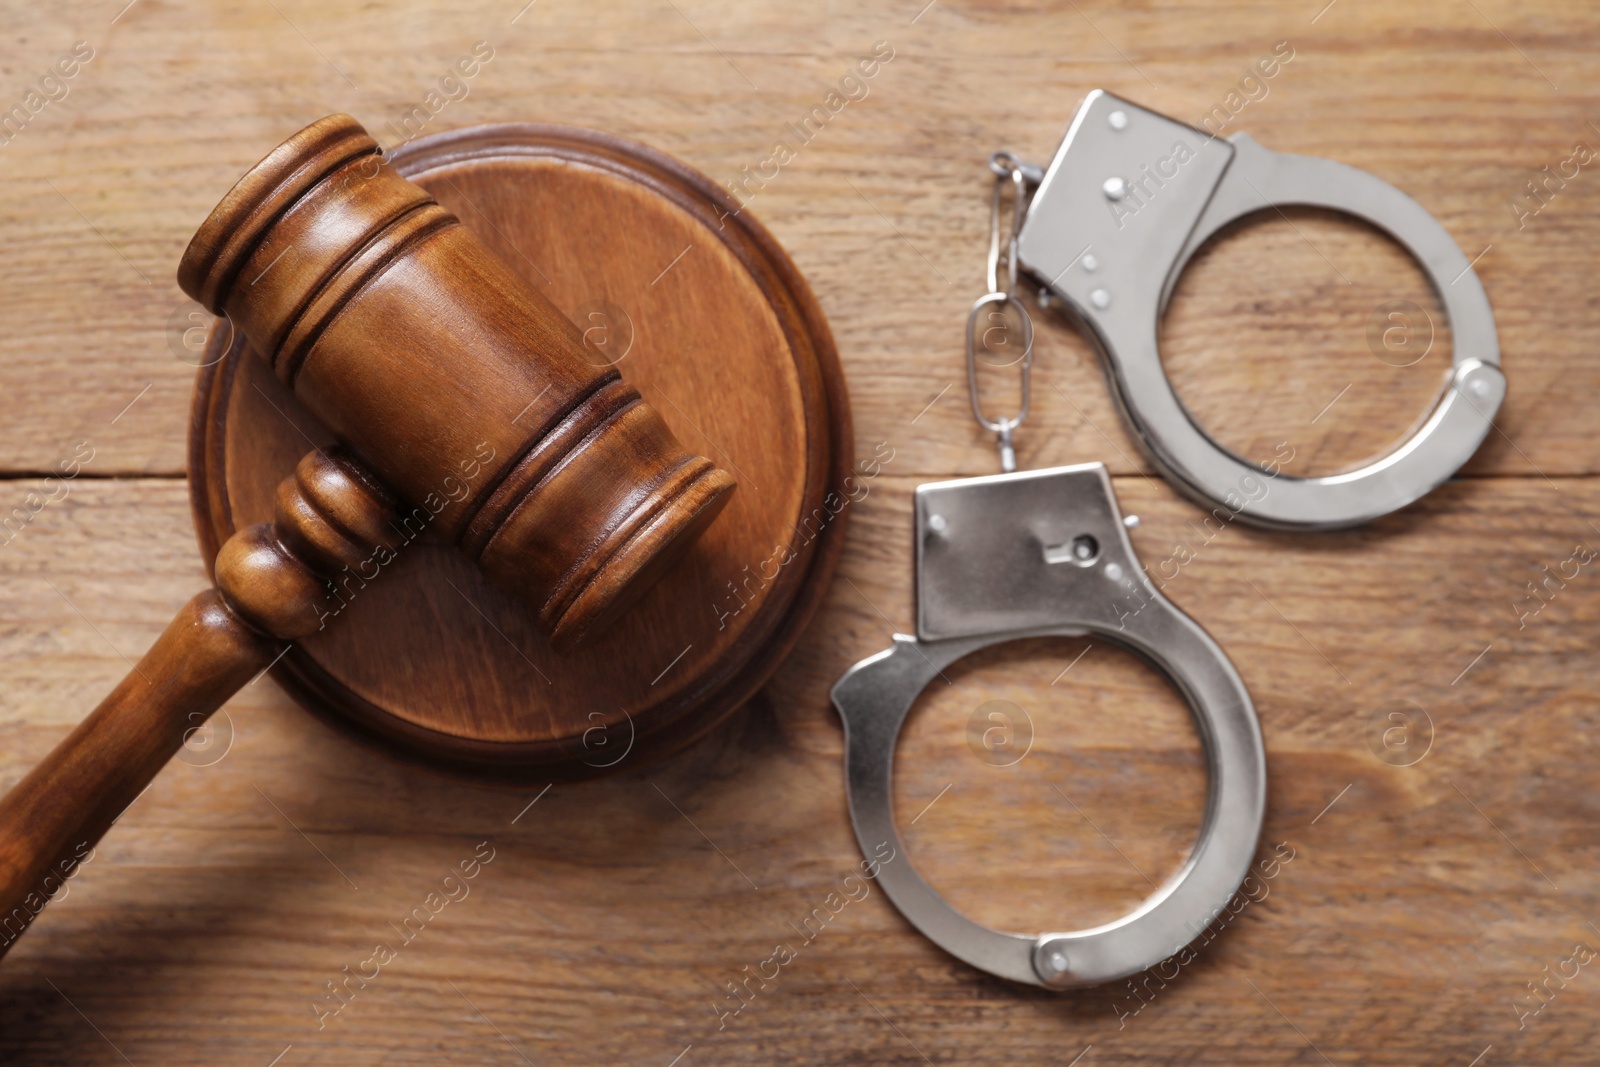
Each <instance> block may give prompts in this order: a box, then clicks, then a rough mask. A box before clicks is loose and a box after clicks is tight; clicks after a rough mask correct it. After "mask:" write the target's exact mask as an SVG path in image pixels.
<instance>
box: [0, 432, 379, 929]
mask: <svg viewBox="0 0 1600 1067" xmlns="http://www.w3.org/2000/svg"><path fill="white" fill-rule="evenodd" d="M393 515H394V509H393V499H392V498H391V497H390V496H389V495H388V493H387V492H386V491H385V490H383V489H382V488H381V487H380V486H378V485H377V483H376V482H375V481H374V480H373V479H372V477H371V475H369V474H367V473H366V472H365V471H364V470H363V469H362V468H361V467H360V466H359V465H358V464H356V463H355V461H353V460H352V459H350V457H348V456H347V455H344V454H343V453H341V452H339V451H338V450H331V451H323V450H320V449H319V450H317V451H314V452H311V453H309V454H308V455H307V456H306V457H305V458H304V459H302V460H301V461H300V465H299V466H298V467H296V468H295V472H294V474H292V475H290V476H289V477H288V478H286V479H284V481H283V484H281V485H279V486H278V493H277V499H276V502H275V508H274V516H273V522H272V523H271V524H263V525H260V526H251V527H248V528H247V529H243V530H240V531H239V532H238V533H236V534H234V535H233V536H232V537H230V538H229V539H228V541H227V543H225V544H224V545H223V546H222V549H221V551H219V552H218V553H217V559H216V564H215V567H214V570H215V572H216V578H217V588H215V589H208V590H206V591H205V592H204V593H201V594H199V595H198V596H196V597H195V598H194V599H193V600H191V601H189V603H187V604H185V605H184V607H183V610H182V611H180V612H178V616H177V618H175V619H173V620H172V622H171V623H170V624H169V625H168V626H167V628H166V630H165V631H163V632H162V634H161V637H160V639H159V640H157V641H156V643H155V647H153V648H151V649H150V651H149V652H147V653H145V655H144V658H143V659H141V660H140V661H139V663H138V665H137V666H135V667H134V669H133V673H131V674H129V675H128V676H127V677H126V678H124V679H123V680H122V682H121V683H120V684H119V685H118V686H117V687H116V688H115V689H113V690H112V691H111V695H110V696H108V697H106V698H105V699H104V700H103V701H101V702H100V706H99V707H97V708H95V709H94V711H93V712H91V713H90V715H89V717H88V718H87V719H84V720H83V722H81V723H79V724H78V727H77V728H76V729H75V730H73V731H72V732H71V733H70V734H68V735H67V736H66V739H65V740H63V741H62V742H61V743H60V744H59V745H57V746H56V747H55V749H54V750H53V751H52V752H51V753H50V754H49V755H48V756H46V757H45V759H44V762H43V763H41V764H39V766H37V767H35V768H34V769H33V770H32V771H30V772H29V773H28V776H27V777H25V778H23V779H22V781H20V782H18V783H17V784H16V786H14V787H13V788H12V790H11V791H10V792H9V793H7V794H6V795H5V797H4V798H0V956H3V955H4V954H5V953H6V951H7V950H8V949H10V947H11V946H12V945H13V944H15V943H16V940H17V938H18V936H20V935H21V933H22V931H23V930H25V929H27V927H28V926H29V925H30V924H31V923H32V922H33V920H34V917H35V916H37V915H38V914H39V912H40V910H41V909H42V908H43V907H44V905H45V904H46V903H47V902H48V901H49V899H50V897H51V896H52V895H53V894H54V893H56V892H57V891H58V890H59V889H60V888H61V886H62V885H63V884H64V883H65V881H66V879H67V878H68V877H69V876H70V875H72V874H73V873H74V872H75V871H76V869H77V867H78V866H79V865H80V864H82V863H83V862H84V861H85V859H86V858H87V857H88V856H89V855H90V854H91V852H90V850H92V849H93V847H94V845H95V843H96V842H98V841H99V840H100V836H101V835H102V834H104V833H105V832H106V830H108V829H109V828H110V827H111V824H112V823H114V822H116V820H117V817H118V816H119V815H121V814H122V812H123V809H125V808H126V807H127V806H128V805H129V804H131V803H133V801H134V800H135V799H136V798H137V797H138V796H139V794H140V793H141V792H142V791H143V790H144V788H145V786H147V785H149V784H150V782H151V780H152V779H154V778H155V776H156V774H157V773H158V772H159V771H160V770H161V768H162V767H163V766H165V765H166V763H167V761H168V760H169V759H171V758H172V755H173V753H175V752H177V751H178V748H179V746H181V745H182V744H183V742H184V740H185V738H187V737H188V736H189V734H190V733H191V732H192V731H193V730H195V729H196V728H197V727H199V726H201V725H203V724H204V723H205V721H206V720H207V719H208V718H210V716H211V713H212V712H214V711H216V710H217V709H218V708H219V707H221V706H222V704H223V702H224V701H226V700H227V699H228V698H229V697H230V696H232V695H233V694H234V693H236V692H238V690H239V688H240V687H241V686H243V685H244V684H245V683H247V682H248V681H250V679H251V678H253V677H255V676H256V675H257V674H258V673H260V672H261V671H262V670H263V669H264V668H266V667H267V666H268V665H269V664H271V663H272V661H273V660H274V659H275V658H276V657H277V655H278V653H279V650H280V649H281V648H282V643H283V642H284V641H293V640H296V639H298V638H301V637H305V636H307V635H309V634H312V633H315V632H316V631H317V630H319V629H321V628H322V624H323V622H324V621H325V620H326V618H327V617H328V616H329V615H330V614H336V613H337V612H334V611H329V610H325V609H326V608H331V607H333V602H332V601H330V600H329V598H328V597H327V591H328V588H329V586H328V579H329V576H331V575H333V574H336V573H338V572H340V571H341V570H342V569H345V568H350V569H354V568H356V567H357V566H358V565H359V564H360V563H361V562H362V560H363V559H365V558H367V557H369V556H370V554H371V553H373V552H374V551H376V550H378V549H379V548H380V547H384V548H386V547H387V543H388V542H389V541H391V540H397V538H396V537H394V530H393V528H392V527H391V525H390V523H391V522H392V519H393Z"/></svg>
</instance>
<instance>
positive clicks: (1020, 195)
mask: <svg viewBox="0 0 1600 1067" xmlns="http://www.w3.org/2000/svg"><path fill="white" fill-rule="evenodd" d="M989 169H990V170H991V171H993V172H994V176H995V180H994V192H993V194H992V195H991V197H990V198H989V255H988V261H987V266H988V282H989V291H988V292H987V293H985V294H983V295H982V296H980V297H979V298H978V299H977V300H976V301H974V302H973V305H972V310H971V311H970V312H968V313H967V391H968V395H969V397H970V399H971V402H972V416H973V418H975V419H977V420H978V425H979V426H982V427H983V428H984V429H985V430H988V431H989V432H990V433H992V434H994V435H995V437H996V439H997V443H998V445H999V448H1000V469H1001V470H1002V471H1005V472H1007V473H1009V472H1011V471H1014V470H1016V469H1017V454H1016V448H1015V446H1014V445H1013V441H1012V438H1013V434H1014V433H1015V431H1016V429H1017V427H1019V426H1021V425H1022V422H1023V420H1024V419H1026V418H1027V417H1028V406H1029V403H1030V401H1031V400H1032V370H1033V319H1032V318H1031V317H1030V316H1029V315H1028V309H1027V308H1025V307H1024V306H1023V305H1022V304H1021V303H1020V302H1019V301H1018V300H1017V299H1016V291H1017V234H1018V232H1019V231H1020V230H1021V229H1022V221H1023V217H1024V215H1025V214H1026V211H1027V205H1028V186H1029V184H1030V179H1031V181H1032V183H1035V184H1036V183H1037V180H1038V173H1039V172H1038V168H1037V167H1031V166H1029V165H1028V164H1026V163H1023V162H1022V161H1021V160H1019V159H1017V157H1016V156H1014V155H1012V154H1011V153H1010V152H1003V151H1002V152H996V153H994V154H993V155H991V156H990V157H989ZM1007 184H1009V185H1011V187H1012V213H1011V233H1010V236H1009V237H1008V238H1007V239H1006V241H1004V242H1002V241H1001V240H1000V204H1001V200H1002V199H1003V196H1004V193H1005V187H1006V185H1007ZM1002 243H1003V244H1004V246H1005V253H1004V255H1003V256H1002V254H1001V245H1002ZM1002 259H1003V260H1004V261H1005V270H1006V287H1005V288H1004V289H1001V288H1000V263H1001V260H1002ZM1008 304H1010V305H1014V306H1015V307H1016V310H1017V313H1018V314H1019V315H1020V316H1021V320H1022V356H1021V357H1020V359H1018V360H1017V361H1016V362H1018V363H1020V364H1021V366H1020V368H1019V370H1018V374H1019V377H1020V382H1019V387H1018V389H1019V393H1020V403H1019V405H1018V409H1017V413H1016V414H1015V415H1013V416H1011V417H1009V418H1000V419H991V418H989V417H988V416H987V415H985V414H984V413H983V401H982V398H981V397H980V396H979V394H978V333H979V327H980V325H981V319H980V316H982V315H983V312H984V309H985V308H989V309H990V310H989V314H990V315H994V314H997V313H999V312H1000V311H1001V309H1003V308H1005V307H1006V305H1008Z"/></svg>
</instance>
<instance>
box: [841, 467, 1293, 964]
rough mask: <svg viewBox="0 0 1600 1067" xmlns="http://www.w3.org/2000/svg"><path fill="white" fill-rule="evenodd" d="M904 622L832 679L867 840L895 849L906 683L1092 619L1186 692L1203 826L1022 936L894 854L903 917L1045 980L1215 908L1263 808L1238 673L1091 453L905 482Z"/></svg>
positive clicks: (954, 949) (890, 881)
mask: <svg viewBox="0 0 1600 1067" xmlns="http://www.w3.org/2000/svg"><path fill="white" fill-rule="evenodd" d="M916 538H917V557H916V558H917V635H916V636H915V637H911V636H908V635H905V634H896V635H895V636H894V645H893V647H892V648H890V649H889V650H888V651H885V652H881V653H879V654H878V655H876V656H872V657H870V658H868V659H865V660H862V661H861V662H860V663H858V664H856V665H855V666H854V667H852V668H851V669H850V670H849V671H848V672H846V674H845V675H844V676H843V677H842V678H840V679H839V681H838V683H837V684H836V685H835V686H834V688H833V702H834V706H835V707H837V708H838V710H839V714H840V716H841V718H843V720H844V727H845V739H846V740H845V771H846V774H845V778H846V788H847V791H848V795H849V801H850V818H851V821H852V822H853V824H854V826H855V831H856V838H857V840H858V841H859V842H860V843H861V847H862V849H863V851H867V852H869V854H870V849H871V847H872V846H875V845H876V844H877V843H879V842H883V841H888V842H890V843H891V844H893V846H894V847H895V849H896V851H897V852H899V853H900V854H901V855H904V854H905V845H904V842H903V841H902V840H901V838H900V835H899V833H898V832H897V830H896V829H895V823H894V811H893V802H892V790H891V776H892V773H893V768H894V750H895V743H896V740H897V739H898V737H899V734H900V727H901V725H902V724H903V723H904V722H905V718H906V714H907V713H908V712H909V711H910V710H911V706H912V704H913V703H914V702H915V701H916V698H917V695H918V694H919V693H921V692H922V689H923V687H925V686H926V685H927V684H928V683H929V682H930V681H932V680H933V679H934V678H936V677H938V675H939V673H940V672H941V671H943V670H944V668H945V667H947V666H949V665H950V664H952V663H954V662H955V661H956V660H958V659H960V658H961V657H963V656H966V655H968V654H970V653H972V652H976V651H978V650H979V649H982V648H986V647H988V646H990V645H994V644H998V643H1000V642H1003V641H1011V640H1015V639H1018V638H1024V637H1035V636H1050V635H1078V634H1098V635H1100V636H1102V637H1104V638H1107V639H1109V640H1112V641H1115V642H1118V643H1120V644H1122V645H1124V646H1126V647H1128V648H1131V649H1133V650H1134V651H1136V652H1138V653H1140V654H1142V655H1143V656H1144V657H1146V658H1147V659H1148V660H1150V661H1151V662H1152V663H1153V664H1154V665H1155V666H1156V667H1158V668H1159V669H1160V670H1162V671H1163V672H1165V673H1166V674H1167V676H1168V677H1170V678H1171V679H1172V681H1173V682H1174V683H1175V684H1176V686H1177V688H1178V690H1179V692H1181V693H1182V694H1183V695H1184V697H1185V698H1186V699H1187V700H1188V702H1189V705H1190V707H1191V709H1192V710H1193V712H1194V718H1195V724H1196V728H1197V731H1198V733H1199V735H1200V739H1201V743H1202V746H1203V747H1204V750H1205V754H1206V760H1207V765H1208V768H1209V771H1210V782H1209V791H1208V795H1207V803H1206V810H1205V813H1204V817H1203V819H1202V822H1201V827H1200V836H1199V840H1198V841H1197V842H1196V844H1195V847H1194V849H1193V851H1192V852H1191V853H1190V855H1189V857H1188V859H1187V861H1186V862H1185V863H1184V864H1183V866H1182V868H1181V869H1180V870H1179V871H1178V872H1177V873H1176V874H1174V875H1173V876H1172V877H1171V878H1170V879H1168V880H1167V882H1166V883H1165V884H1164V885H1162V886H1161V887H1160V888H1159V889H1158V890H1157V891H1156V892H1155V894H1154V895H1152V896H1151V897H1150V898H1149V899H1148V900H1146V901H1145V902H1144V904H1142V905H1141V906H1140V907H1139V908H1138V909H1136V910H1135V911H1133V912H1132V913H1131V914H1129V915H1127V916H1124V917H1123V918H1121V919H1119V920H1117V921H1116V922H1113V923H1109V924H1107V925H1104V926H1099V927H1095V928H1093V929H1088V930H1074V931H1064V932H1063V931H1047V932H1045V933H1041V934H1037V935H1031V934H1022V933H1003V932H1000V931H997V930H991V929H989V928H988V927H986V926H982V925H979V924H978V923H975V922H973V921H972V920H970V919H967V918H966V917H964V916H962V915H961V914H960V913H958V912H957V911H955V910H954V909H953V908H951V907H950V905H949V904H947V903H946V902H945V901H944V899H943V898H942V897H940V896H939V894H938V893H937V892H935V891H934V889H933V888H932V887H931V886H929V885H928V884H927V882H925V881H924V880H923V879H922V876H921V875H919V874H918V873H917V871H916V868H915V867H914V866H913V865H912V864H911V862H910V859H909V858H907V859H905V860H904V861H902V862H895V863H890V864H885V865H883V867H882V869H881V871H880V873H879V875H878V881H879V883H880V884H881V885H882V886H883V889H884V891H885V892H886V893H887V894H888V895H889V899H890V900H892V901H893V902H894V904H895V906H896V907H898V908H899V909H900V911H901V913H902V914H904V915H905V917H906V918H907V919H908V920H910V921H911V923H912V924H913V925H914V926H916V927H917V929H919V930H921V931H922V932H923V933H924V934H925V935H927V936H928V937H929V938H930V939H932V940H933V941H934V942H936V943H937V944H938V945H939V946H940V947H942V948H944V949H945V950H946V951H947V952H949V953H951V954H952V955H954V956H956V957H958V958H960V959H962V960H964V961H966V962H967V963H969V964H971V965H972V966H974V967H978V968H981V969H982V970H985V971H988V972H989V973H991V974H995V975H999V976H1000V977H1002V978H1009V979H1011V980H1012V981H1016V982H1026V983H1030V984H1033V985H1045V986H1050V987H1052V988H1068V987H1073V986H1082V985H1091V984H1094V983H1098V982H1108V981H1112V980H1115V979H1117V978H1122V977H1125V976H1127V975H1131V974H1136V973H1138V972H1139V971H1142V970H1144V969H1146V968H1148V967H1151V966H1153V965H1154V964H1156V963H1159V962H1160V961H1162V960H1163V959H1166V958H1167V957H1168V956H1170V955H1172V954H1173V953H1174V952H1177V951H1178V950H1180V949H1181V948H1182V947H1183V946H1184V945H1186V944H1188V943H1189V942H1190V941H1192V940H1193V939H1194V938H1195V937H1197V936H1198V935H1199V934H1201V933H1202V932H1203V931H1204V930H1205V928H1206V927H1207V926H1208V925H1209V924H1210V923H1211V921H1212V920H1213V919H1214V918H1216V916H1217V915H1218V913H1219V912H1220V911H1221V909H1222V908H1223V907H1224V906H1225V905H1226V904H1227V903H1228V901H1229V900H1230V898H1232V896H1233V894H1234V893H1235V892H1236V891H1237V890H1238V888H1239V885H1240V883H1241V882H1242V881H1243V880H1244V876H1245V874H1246V873H1247V872H1248V870H1249V866H1250V862H1251V860H1252V858H1253V856H1254V854H1255V849H1256V843H1257V839H1258V838H1259V837H1260V833H1261V823H1262V817H1263V814H1264V812H1265V808H1266V775H1267V770H1266V755H1265V751H1264V748H1263V745H1262V739H1261V729H1260V726H1259V725H1258V723H1257V721H1256V715H1255V708H1254V705H1252V703H1251V701H1250V694H1249V693H1248V692H1247V691H1246V690H1245V687H1244V683H1243V681H1241V680H1240V678H1239V675H1238V672H1236V671H1235V670H1234V668H1233V665H1232V663H1230V662H1229V661H1228V657H1227V655H1226V654H1224V652H1223V651H1222V649H1221V648H1220V647H1219V646H1218V645H1217V643H1216V642H1215V641H1213V640H1212V639H1211V637H1210V635H1208V634H1207V633H1206V632H1205V631H1204V630H1203V629H1201V628H1200V626H1199V625H1198V624H1197V623H1195V621H1194V620H1193V619H1191V618H1189V617H1188V616H1187V615H1185V614H1184V613H1183V612H1181V611H1179V610H1178V608H1177V607H1175V606H1174V605H1173V604H1172V602H1171V601H1169V600H1167V599H1166V598H1165V597H1164V596H1162V595H1161V593H1160V592H1159V591H1157V590H1156V588H1155V587H1154V586H1153V585H1152V584H1151V583H1150V582H1149V580H1148V579H1147V578H1146V577H1145V574H1144V570H1143V568H1142V567H1141V566H1140V564H1139V560H1138V558H1137V557H1136V556H1135V555H1134V552H1133V546H1132V544H1131V543H1130V542H1129V541H1128V537H1127V532H1126V526H1125V525H1124V521H1123V518H1122V515H1121V514H1120V512H1119V510H1118V508H1117V502H1116V498H1115V496H1114V495H1113V493H1112V489H1111V479H1110V477H1109V476H1108V475H1107V473H1106V469H1105V467H1104V466H1103V465H1102V464H1099V463H1091V464H1084V465H1081V466H1073V467H1056V468H1053V469H1049V470H1038V471H1025V472H1022V473H1017V474H1000V475H993V476H989V477H983V478H963V479H960V480H957V481H949V482H934V483H930V484H927V485H922V486H919V487H918V488H917V494H916Z"/></svg>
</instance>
